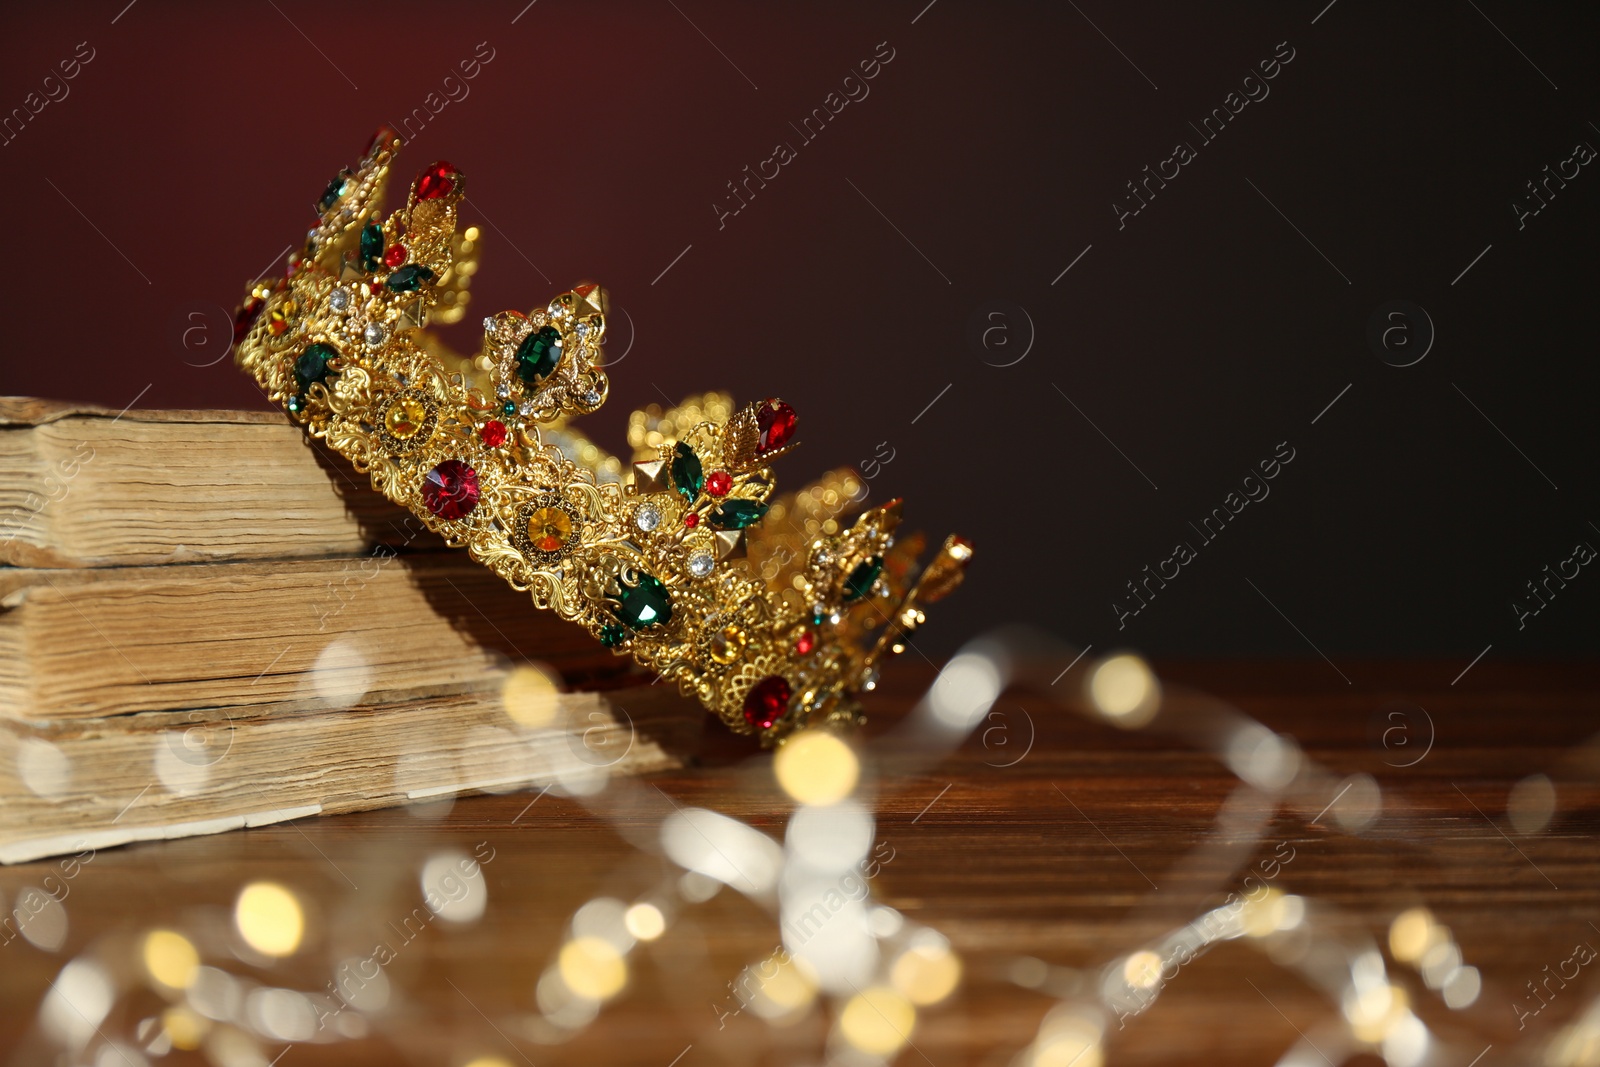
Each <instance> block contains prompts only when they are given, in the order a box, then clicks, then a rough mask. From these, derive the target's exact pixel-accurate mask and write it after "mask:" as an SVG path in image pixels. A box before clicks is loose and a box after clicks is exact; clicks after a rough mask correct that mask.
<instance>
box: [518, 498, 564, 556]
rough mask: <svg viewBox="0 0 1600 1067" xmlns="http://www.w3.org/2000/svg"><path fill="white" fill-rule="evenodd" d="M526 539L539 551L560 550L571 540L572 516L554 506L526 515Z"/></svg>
mask: <svg viewBox="0 0 1600 1067" xmlns="http://www.w3.org/2000/svg"><path fill="white" fill-rule="evenodd" d="M528 540H529V542H531V543H532V544H533V547H534V548H537V549H538V550H539V551H540V552H560V551H561V550H562V549H563V548H564V547H566V544H567V542H568V541H570V540H572V516H571V515H568V514H567V513H566V512H565V511H562V510H561V509H560V508H555V507H543V508H538V509H537V510H535V511H534V513H533V514H532V515H529V516H528Z"/></svg>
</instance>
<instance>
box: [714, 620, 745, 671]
mask: <svg viewBox="0 0 1600 1067" xmlns="http://www.w3.org/2000/svg"><path fill="white" fill-rule="evenodd" d="M743 650H744V631H743V630H741V629H739V628H738V627H737V626H725V627H723V628H722V632H721V633H719V634H717V636H715V637H713V638H712V639H711V658H712V659H714V660H716V661H717V662H718V663H732V662H733V661H734V660H736V659H738V658H739V653H740V652H742V651H743Z"/></svg>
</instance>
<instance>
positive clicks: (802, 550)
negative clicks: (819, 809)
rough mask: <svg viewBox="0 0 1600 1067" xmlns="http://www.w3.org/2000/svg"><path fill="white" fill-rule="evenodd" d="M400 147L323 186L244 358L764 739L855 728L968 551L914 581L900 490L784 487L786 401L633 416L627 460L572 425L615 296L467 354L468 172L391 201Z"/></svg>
mask: <svg viewBox="0 0 1600 1067" xmlns="http://www.w3.org/2000/svg"><path fill="white" fill-rule="evenodd" d="M399 147H400V139H399V137H398V136H396V135H395V134H394V132H393V131H392V130H390V129H388V128H384V129H382V130H380V131H379V132H378V135H377V136H376V137H375V138H374V139H373V142H372V145H371V147H370V148H369V150H368V151H367V153H366V155H365V157H364V158H363V159H362V160H361V162H360V163H359V164H358V165H357V166H356V167H355V168H353V169H351V170H347V171H342V172H341V173H340V174H339V175H338V176H337V177H335V178H334V180H333V181H332V182H330V183H329V185H328V187H327V189H326V190H325V191H324V192H323V195H322V197H321V198H320V199H319V200H318V202H317V205H316V208H317V212H318V221H317V225H316V227H315V228H314V229H312V230H311V232H310V233H309V235H308V236H307V240H306V246H305V249H304V251H303V253H301V254H299V255H296V256H292V257H291V259H290V262H289V269H288V272H287V275H286V277H284V278H282V279H277V280H273V281H269V282H258V283H255V284H253V285H252V286H251V287H250V292H249V295H248V297H247V298H246V300H245V302H244V304H243V305H242V306H241V307H240V309H239V312H238V317H237V320H236V342H237V343H236V349H235V360H236V362H237V363H238V364H239V366H240V367H241V368H243V369H244V370H245V371H246V372H248V373H250V374H252V375H253V376H254V377H255V379H256V381H257V382H258V383H259V384H260V386H261V387H262V389H263V390H265V391H266V393H267V395H268V396H269V397H270V398H271V399H272V400H274V401H275V402H278V403H281V404H283V405H284V407H285V408H286V409H287V410H288V412H289V414H290V416H291V418H293V419H294V420H295V421H296V422H298V423H300V424H301V425H302V426H303V427H304V428H305V429H306V431H307V432H308V433H309V434H310V435H311V436H313V437H316V438H320V439H322V440H324V441H325V442H326V443H327V444H328V445H330V446H331V447H332V448H333V449H335V450H336V451H338V452H339V453H341V454H342V455H343V456H345V458H347V459H348V460H349V461H350V462H351V463H352V464H353V465H354V466H355V468H356V469H357V470H358V471H361V472H364V473H367V474H369V475H370V476H371V479H372V484H373V485H374V486H375V487H376V488H377V489H378V490H379V491H380V492H382V493H383V494H384V495H385V496H386V497H388V498H389V499H390V500H392V501H394V502H395V503H397V504H400V505H402V506H405V507H408V508H410V509H411V510H412V511H413V512H415V513H416V514H417V515H418V516H419V517H420V518H421V519H422V521H423V522H424V523H425V524H426V525H427V526H428V527H429V528H430V529H432V530H433V531H434V532H436V533H438V534H440V535H441V536H443V537H444V539H445V541H446V542H447V543H448V544H451V545H453V546H458V547H460V546H464V547H466V549H467V550H468V552H469V553H471V555H472V557H473V558H474V559H476V560H478V561H479V562H480V563H483V564H484V565H485V566H487V567H489V568H490V569H491V570H493V571H494V572H495V573H497V574H499V575H500V576H501V577H502V578H504V579H505V580H506V581H507V582H509V583H510V584H511V585H512V586H513V587H515V588H517V589H521V590H526V591H528V592H529V593H530V594H531V595H532V598H533V601H534V603H535V604H536V605H537V606H539V607H541V608H546V609H549V610H552V611H555V612H556V613H557V614H559V615H560V616H561V617H562V618H565V619H569V620H572V621H574V622H576V623H579V624H580V625H583V626H585V627H586V628H587V629H588V630H589V632H590V633H591V634H592V635H593V636H594V637H595V638H596V639H597V640H599V641H600V642H601V643H602V644H604V645H605V646H607V647H608V648H611V649H613V650H614V651H615V652H617V653H618V654H629V655H631V656H632V657H633V658H634V659H635V660H636V661H637V662H638V663H639V664H641V665H642V666H644V667H646V668H649V669H651V670H654V671H657V672H659V673H660V674H661V675H662V676H663V677H664V678H666V679H667V680H669V681H672V682H676V683H677V685H678V686H679V688H680V690H682V691H683V692H684V693H686V694H692V695H694V696H696V697H697V698H698V699H699V700H700V701H701V702H702V703H703V704H704V705H705V706H706V707H707V708H708V709H709V710H711V711H712V712H714V713H716V714H717V715H718V716H719V717H720V718H721V719H722V720H723V721H724V722H725V723H727V724H728V726H729V727H730V728H731V729H733V730H734V731H736V732H739V733H747V734H749V733H754V734H759V735H760V737H761V739H762V742H763V743H764V744H770V743H772V742H774V741H777V740H779V739H781V738H782V737H784V736H786V735H787V734H788V733H790V732H791V731H792V730H794V729H795V728H797V727H799V726H802V725H805V724H808V723H846V722H850V723H855V722H859V721H861V713H860V709H859V706H858V704H857V702H856V700H855V697H856V695H857V694H858V693H860V692H861V691H863V690H866V689H871V688H872V686H873V684H874V681H875V678H876V665H877V663H878V661H879V660H880V659H881V658H883V657H884V656H885V655H889V654H892V653H895V652H899V651H901V650H902V649H903V648H904V643H905V640H906V638H907V637H908V636H909V634H910V633H911V632H912V631H914V630H915V629H916V627H917V626H918V625H920V624H921V622H922V621H923V619H924V616H923V614H922V611H921V605H923V604H927V603H931V602H932V601H934V600H937V599H939V598H941V597H943V596H944V595H945V594H946V593H948V592H949V591H950V590H951V589H953V588H954V587H955V586H956V585H957V584H959V582H960V580H961V577H962V573H963V570H964V567H965V564H966V562H967V560H968V559H969V558H970V557H971V552H972V550H971V546H970V545H969V544H968V543H967V542H965V541H963V540H962V539H960V538H957V537H950V538H948V539H946V541H945V542H944V544H943V546H942V548H941V549H940V551H939V552H938V553H937V554H936V555H935V557H934V558H933V560H932V562H931V563H930V564H929V565H928V567H927V568H926V569H925V570H924V571H922V573H921V574H920V575H919V576H917V577H915V578H914V579H913V578H912V564H913V563H914V559H915V556H916V555H917V554H918V551H919V550H920V548H921V544H922V542H921V539H920V537H917V536H912V537H907V538H902V539H900V541H899V542H898V543H897V542H896V539H895V529H896V527H897V526H898V524H899V520H900V504H899V501H898V500H896V501H891V502H890V503H888V504H885V505H883V506H880V507H877V508H873V509H870V510H868V511H865V512H864V513H862V514H861V515H860V516H859V517H857V518H856V520H855V522H854V523H853V524H852V525H850V526H849V527H848V528H844V527H842V526H841V525H840V523H839V522H838V521H837V517H838V515H839V514H840V513H841V512H842V511H843V510H844V508H845V507H847V506H848V505H849V504H850V503H852V502H853V501H854V500H855V499H856V498H857V497H858V496H861V495H864V491H865V486H864V484H863V483H862V482H861V480H860V479H859V478H858V477H856V476H855V475H854V473H853V472H848V471H845V472H835V473H833V474H832V475H830V476H829V477H828V478H826V479H824V481H822V482H820V483H818V484H817V485H815V486H812V487H809V488H808V489H806V490H803V491H802V492H800V493H799V494H796V495H793V496H789V497H782V498H778V497H775V496H774V493H775V488H776V483H775V482H774V480H773V475H772V471H771V468H770V464H771V462H772V461H773V460H775V459H777V458H778V457H780V456H782V455H784V454H785V453H787V452H789V451H790V450H791V449H793V448H794V447H795V442H794V440H793V435H794V429H795V426H796V423H797V418H796V415H795V413H794V411H793V409H792V408H790V407H789V405H787V404H785V403H783V402H782V401H781V400H778V399H776V398H773V399H769V400H765V401H763V402H761V403H759V404H752V405H748V406H746V407H743V408H739V409H737V410H735V409H734V408H733V405H732V403H731V402H730V401H729V399H728V398H727V397H726V396H724V395H722V394H716V393H710V394H706V395H704V396H700V397H692V398H690V399H689V400H688V401H686V402H685V403H684V404H682V405H680V406H678V407H676V408H672V409H669V410H666V411H662V410H660V409H658V408H656V407H654V406H652V407H651V408H649V409H647V410H646V411H643V412H636V413H634V416H633V418H632V419H631V420H630V424H629V444H630V446H631V447H632V448H633V449H634V462H633V463H632V464H631V467H630V468H629V470H628V471H627V472H626V474H624V472H623V469H622V468H623V464H622V463H621V462H620V461H618V460H617V459H615V458H613V457H611V456H608V455H606V454H605V453H604V452H602V451H601V450H600V449H598V448H596V447H595V446H594V445H593V444H592V443H590V442H589V441H588V440H587V439H586V438H584V437H583V435H582V434H580V433H579V432H578V431H576V430H575V429H573V427H572V426H571V424H570V420H571V419H572V418H573V417H575V416H579V415H586V414H589V413H591V412H593V411H595V410H597V409H598V408H599V407H600V406H601V404H603V403H604V402H605V398H606V394H607V391H608V388H609V383H608V380H607V377H606V374H605V372H604V370H603V369H602V366H603V363H602V360H601V344H602V341H603V340H604V336H605V321H606V313H607V310H606V295H605V292H604V290H602V289H601V288H600V287H599V286H598V285H592V284H591V285H580V286H578V287H576V288H575V289H573V290H572V291H570V292H567V293H563V294H561V295H560V296H558V297H556V298H555V299H554V300H552V301H551V302H550V303H549V304H548V305H547V306H546V307H544V308H542V309H536V310H534V311H532V312H530V313H528V314H526V315H524V314H522V313H520V312H515V311H506V312H500V313H498V314H496V315H492V316H490V317H489V318H486V319H485V320H484V339H483V346H482V349H481V351H480V352H479V354H478V355H477V357H476V358H473V359H466V358H463V357H462V356H460V355H457V354H455V353H453V352H451V351H450V350H449V349H448V348H446V347H445V346H444V345H443V343H442V342H440V341H439V340H438V339H437V338H435V337H434V336H433V335H432V334H430V333H428V332H427V331H426V330H425V329H424V327H425V326H426V325H427V324H428V323H429V322H443V323H449V322H455V321H458V320H459V319H460V318H461V317H462V316H463V315H464V314H465V312H466V306H467V303H468V301H469V294H468V292H467V288H468V283H469V282H470V279H471V277H472V275H473V273H474V272H475V271H476V269H477V257H478V240H479V235H478V232H477V230H476V228H468V229H466V230H464V231H459V232H458V230H457V221H458V220H457V209H458V205H459V204H460V202H461V199H462V195H463V191H464V186H465V179H464V178H463V176H462V175H461V173H460V172H459V171H457V170H456V169H455V168H454V167H452V166H451V165H450V164H448V163H435V164H433V165H432V166H430V167H429V168H427V169H426V170H425V171H423V172H422V174H421V175H420V176H419V177H418V178H417V179H416V181H415V182H413V183H412V186H411V190H410V193H409V195H408V197H407V201H406V205H405V207H404V208H402V209H400V210H397V211H395V212H393V213H392V214H390V215H388V216H387V217H384V216H383V215H382V214H381V206H382V202H383V193H384V188H385V184H386V180H387V178H388V175H389V171H390V168H391V166H392V164H393V161H394V157H395V154H396V152H397V151H398V149H399Z"/></svg>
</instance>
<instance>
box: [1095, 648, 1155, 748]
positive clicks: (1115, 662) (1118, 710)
mask: <svg viewBox="0 0 1600 1067" xmlns="http://www.w3.org/2000/svg"><path fill="white" fill-rule="evenodd" d="M1089 700H1090V702H1091V703H1093V704H1094V706H1095V709H1096V710H1098V711H1099V712H1100V714H1102V715H1104V716H1105V717H1106V718H1108V719H1110V720H1111V721H1112V722H1113V723H1115V724H1116V725H1118V726H1122V727H1127V728H1129V729H1133V728H1135V727H1139V726H1143V725H1145V724H1146V723H1148V722H1149V721H1150V720H1151V719H1153V718H1155V715H1156V708H1157V707H1158V706H1159V704H1160V702H1161V688H1160V685H1159V684H1158V683H1157V682H1156V677H1155V675H1154V674H1152V673H1151V671H1150V667H1149V665H1148V664H1146V663H1145V661H1144V660H1143V659H1141V658H1139V657H1138V656H1135V655H1133V654H1132V653H1128V652H1124V653H1120V654H1118V655H1115V656H1107V657H1106V658H1105V659H1103V660H1101V661H1100V663H1099V665H1098V666H1096V667H1095V669H1094V672H1093V673H1092V674H1090V675H1089Z"/></svg>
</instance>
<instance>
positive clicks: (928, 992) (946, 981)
mask: <svg viewBox="0 0 1600 1067" xmlns="http://www.w3.org/2000/svg"><path fill="white" fill-rule="evenodd" d="M889 981H890V984H892V985H893V986H894V988H895V989H897V990H899V992H900V993H901V994H903V995H904V996H905V998H906V999H907V1000H909V1001H910V1002H911V1003H912V1004H914V1005H916V1006H917V1007H927V1006H928V1005H931V1004H937V1003H939V1002H940V1001H941V1000H944V999H945V998H946V997H948V996H949V995H950V994H951V993H953V992H955V988H956V986H957V985H958V984H959V983H960V981H961V960H960V958H959V957H958V956H957V955H956V954H955V953H954V952H952V951H950V945H949V942H947V941H945V939H944V938H943V937H942V936H937V935H936V936H935V937H934V938H932V939H929V940H928V941H926V942H924V943H922V944H914V945H912V946H911V947H910V948H908V949H906V950H905V951H904V952H902V953H901V954H900V955H899V957H898V958H896V959H895V961H894V964H893V966H891V967H890V969H889Z"/></svg>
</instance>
